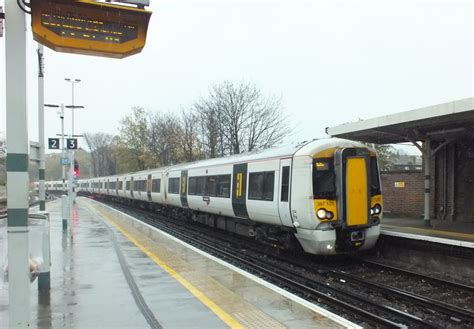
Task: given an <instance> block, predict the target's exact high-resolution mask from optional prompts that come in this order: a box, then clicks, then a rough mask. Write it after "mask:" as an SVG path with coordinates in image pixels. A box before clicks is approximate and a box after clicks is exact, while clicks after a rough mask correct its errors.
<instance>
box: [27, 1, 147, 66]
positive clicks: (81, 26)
mask: <svg viewBox="0 0 474 329" xmlns="http://www.w3.org/2000/svg"><path fill="white" fill-rule="evenodd" d="M150 16H151V12H149V11H146V10H144V9H139V8H135V7H129V6H119V5H114V4H106V3H98V2H92V1H66V2H64V1H63V2H59V1H38V0H36V1H32V23H31V24H32V30H33V36H34V39H35V40H36V41H38V42H39V43H42V44H43V45H45V46H47V47H49V48H51V49H53V50H55V51H60V52H69V53H77V54H84V55H95V56H105V57H115V58H124V57H127V56H130V55H133V54H136V53H139V52H140V51H141V50H142V49H143V47H144V46H145V40H146V33H147V28H148V22H149V19H150Z"/></svg>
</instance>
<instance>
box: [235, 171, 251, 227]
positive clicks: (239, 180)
mask: <svg viewBox="0 0 474 329" xmlns="http://www.w3.org/2000/svg"><path fill="white" fill-rule="evenodd" d="M246 199H247V163H242V164H236V165H234V169H233V174H232V209H233V210H234V214H235V216H236V217H243V218H249V214H248V213H247V205H246Z"/></svg>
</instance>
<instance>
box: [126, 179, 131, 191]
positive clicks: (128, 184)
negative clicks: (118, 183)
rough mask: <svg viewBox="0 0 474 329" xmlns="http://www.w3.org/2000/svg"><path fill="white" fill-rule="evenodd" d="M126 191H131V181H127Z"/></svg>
mask: <svg viewBox="0 0 474 329" xmlns="http://www.w3.org/2000/svg"><path fill="white" fill-rule="evenodd" d="M125 189H126V190H127V191H130V181H126V182H125Z"/></svg>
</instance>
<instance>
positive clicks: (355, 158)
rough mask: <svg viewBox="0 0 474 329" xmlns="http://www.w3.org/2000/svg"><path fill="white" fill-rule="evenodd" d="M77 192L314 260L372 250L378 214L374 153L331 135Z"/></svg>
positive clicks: (109, 180)
mask: <svg viewBox="0 0 474 329" xmlns="http://www.w3.org/2000/svg"><path fill="white" fill-rule="evenodd" d="M46 188H47V190H48V191H58V190H61V189H62V183H61V182H47V183H46ZM77 192H79V193H83V194H84V193H86V194H92V195H97V196H101V197H105V198H109V199H114V200H116V201H122V202H128V203H134V204H139V205H141V206H146V207H148V208H151V209H154V210H156V211H161V212H164V213H165V214H169V215H173V217H184V218H187V219H190V220H194V221H198V222H201V223H204V224H207V225H210V226H213V227H217V228H220V229H224V230H227V231H231V232H234V233H238V234H242V235H246V236H252V237H256V238H257V239H262V240H267V241H268V240H270V241H272V240H273V241H275V242H280V243H288V244H289V241H295V239H294V237H296V240H297V241H298V242H299V244H300V245H301V247H302V248H303V249H304V251H306V252H308V253H311V254H318V255H333V254H338V253H347V252H353V251H357V250H366V249H370V248H372V247H373V246H374V245H375V243H376V241H377V238H378V236H379V233H380V225H379V224H380V220H381V217H382V194H381V186H380V177H379V170H378V164H377V156H376V153H375V150H373V149H371V148H368V147H367V146H366V145H364V144H361V143H358V142H353V141H349V140H344V139H336V138H328V139H318V140H313V141H310V142H305V143H300V144H297V145H292V146H286V147H277V148H271V149H266V150H261V151H257V152H250V153H243V154H239V155H233V156H228V157H223V158H216V159H209V160H202V161H196V162H192V163H183V164H179V165H174V166H170V167H165V168H157V169H151V170H145V171H141V172H136V173H129V174H123V175H116V176H110V177H100V178H93V179H86V180H79V181H78V185H77Z"/></svg>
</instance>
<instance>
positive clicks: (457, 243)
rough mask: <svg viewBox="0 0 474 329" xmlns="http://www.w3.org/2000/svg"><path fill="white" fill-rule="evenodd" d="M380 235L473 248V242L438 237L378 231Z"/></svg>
mask: <svg viewBox="0 0 474 329" xmlns="http://www.w3.org/2000/svg"><path fill="white" fill-rule="evenodd" d="M380 234H383V235H390V236H395V237H397V238H406V239H412V240H421V241H428V242H434V243H442V244H448V245H451V246H457V247H463V248H474V242H469V241H461V240H452V239H446V238H438V237H434V236H428V235H419V234H413V233H404V232H395V231H389V230H380Z"/></svg>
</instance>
